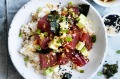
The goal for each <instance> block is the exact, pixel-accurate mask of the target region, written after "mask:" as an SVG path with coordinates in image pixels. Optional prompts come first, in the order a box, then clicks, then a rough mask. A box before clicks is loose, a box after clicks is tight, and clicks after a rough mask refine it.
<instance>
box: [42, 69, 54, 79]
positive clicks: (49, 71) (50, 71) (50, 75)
mask: <svg viewBox="0 0 120 79" xmlns="http://www.w3.org/2000/svg"><path fill="white" fill-rule="evenodd" d="M53 72H54V71H53V69H52V67H48V68H47V69H46V70H45V71H44V75H47V76H49V77H52V75H53Z"/></svg>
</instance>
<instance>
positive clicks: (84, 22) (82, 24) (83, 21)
mask: <svg viewBox="0 0 120 79" xmlns="http://www.w3.org/2000/svg"><path fill="white" fill-rule="evenodd" d="M79 19H80V20H79V21H78V23H77V24H76V25H77V26H78V27H79V28H80V29H82V28H83V27H84V26H85V24H86V21H87V20H86V16H84V15H83V14H81V15H80V16H79Z"/></svg>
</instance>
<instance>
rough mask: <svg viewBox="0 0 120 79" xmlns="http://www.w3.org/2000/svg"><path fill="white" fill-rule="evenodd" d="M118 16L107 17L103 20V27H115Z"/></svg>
mask: <svg viewBox="0 0 120 79" xmlns="http://www.w3.org/2000/svg"><path fill="white" fill-rule="evenodd" d="M118 18H119V16H118V15H109V16H107V17H106V18H105V21H104V23H105V25H109V26H111V25H113V26H116V22H117V20H118Z"/></svg>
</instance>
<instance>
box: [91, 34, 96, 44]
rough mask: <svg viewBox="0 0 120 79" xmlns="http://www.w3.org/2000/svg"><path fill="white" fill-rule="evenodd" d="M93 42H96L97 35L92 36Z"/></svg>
mask: <svg viewBox="0 0 120 79" xmlns="http://www.w3.org/2000/svg"><path fill="white" fill-rule="evenodd" d="M92 42H93V43H95V42H96V35H93V36H92Z"/></svg>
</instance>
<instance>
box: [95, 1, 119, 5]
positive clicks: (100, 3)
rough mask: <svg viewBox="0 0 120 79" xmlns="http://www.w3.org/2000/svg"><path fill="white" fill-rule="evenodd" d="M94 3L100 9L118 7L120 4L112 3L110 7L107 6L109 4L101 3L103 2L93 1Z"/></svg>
mask: <svg viewBox="0 0 120 79" xmlns="http://www.w3.org/2000/svg"><path fill="white" fill-rule="evenodd" d="M93 1H94V2H95V3H97V4H98V5H100V6H102V7H114V6H118V5H120V3H112V5H111V4H109V3H107V4H106V3H103V2H98V1H97V0H93Z"/></svg>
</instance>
